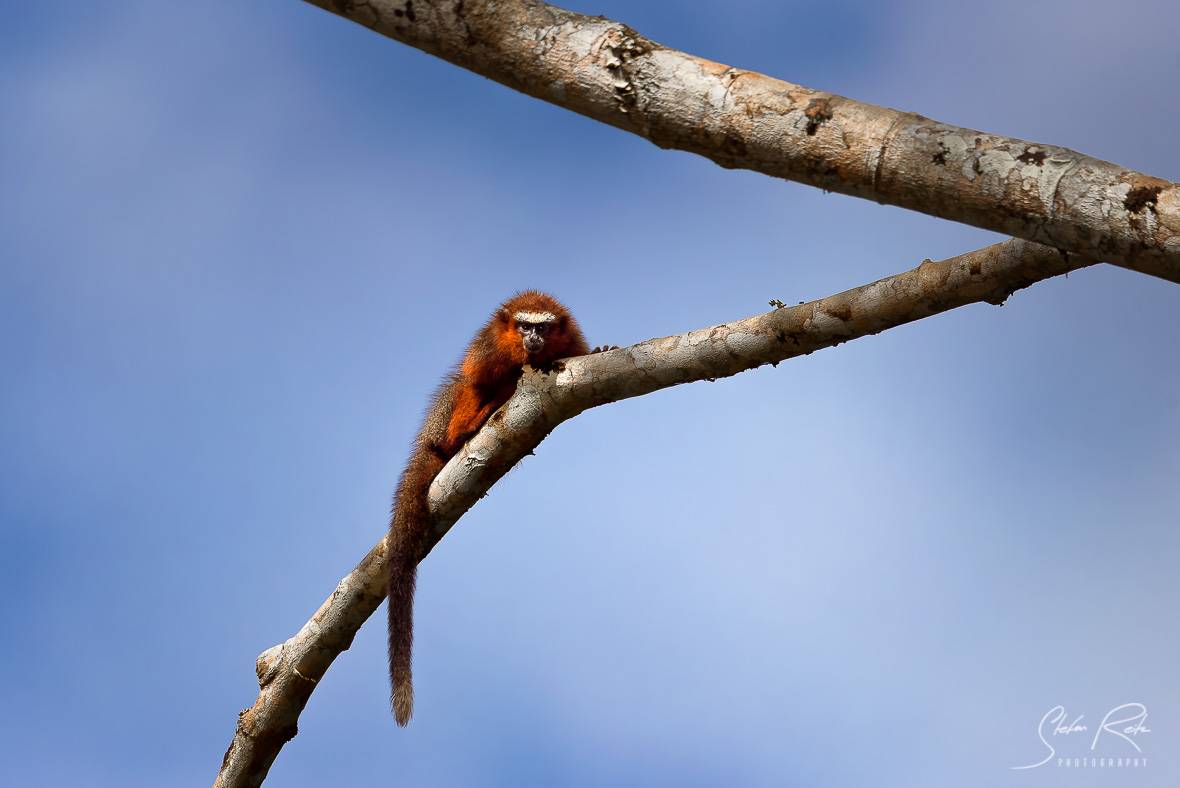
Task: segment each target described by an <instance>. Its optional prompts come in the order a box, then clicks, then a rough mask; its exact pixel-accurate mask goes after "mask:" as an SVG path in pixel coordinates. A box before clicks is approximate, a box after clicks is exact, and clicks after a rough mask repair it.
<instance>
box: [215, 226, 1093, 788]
mask: <svg viewBox="0 0 1180 788" xmlns="http://www.w3.org/2000/svg"><path fill="white" fill-rule="evenodd" d="M1093 262H1094V261H1093V260H1090V259H1087V258H1083V257H1079V256H1077V255H1073V254H1069V253H1064V252H1060V251H1058V250H1056V249H1052V248H1049V247H1046V246H1042V245H1039V244H1034V243H1029V242H1026V241H1020V240H1010V241H1005V242H1004V243H1000V244H996V245H994V246H989V247H987V248H985V249H980V250H977V251H974V252H970V253H968V254H964V255H960V256H958V257H952V258H950V259H948V260H943V261H941V262H937V263H936V262H930V261H929V260H927V261H924V262H923V263H922V264H921V265H919V266H918V267H917V268H914V269H913V270H910V271H906V272H904V273H900V274H897V275H895V276H890V277H887V278H885V279H881V280H879V281H877V282H873V283H872V284H868V285H864V286H863V287H858V288H855V289H853V290H847V291H845V292H843V293H839V294H837V295H833V296H830V297H828V298H824V299H821V300H818V301H810V302H808V303H805V304H800V305H798V306H793V307H781V308H778V309H775V310H773V311H771V312H768V313H766V314H762V315H757V316H755V317H750V318H746V319H744V320H738V321H736V322H733V323H726V324H723V325H719V326H713V327H711V328H706V329H701V330H699V331H691V332H689V333H687V334H681V335H678V336H671V337H665V338H663V339H653V340H649V341H647V342H641V343H639V344H637V345H632V346H631V347H627V348H622V349H619V350H612V351H609V352H605V353H598V354H593V355H589V356H580V357H577V358H572V359H567V360H565V361H564V362H560V363H559V364H558V365H557V366H556V367H555V368H554V369H552V370H547V371H537V370H532V371H526V374H525V375H524V376H523V377H522V379H521V382H520V385H519V387H518V389H517V392H516V394H515V395H513V397H512V399H511V400H509V401H508V403H507V404H505V405H504V407H503V408H501V409H500V410H499V411H497V412H496V413H495V414H493V415H492V417H491V419H489V420H488V423H487V424H485V425H484V427H483V429H481V430H480V432H479V433H478V434H477V435H476V436H475V437H474V438H472V439H471V440H470V441H469V442H468V443H467V445H466V446H464V448H463V449H462V450H461V451H460V453H459V454H458V455H456V456H455V457H454V458H453V459H452V460H451V461H450V462H449V463H448V464H447V466H446V467H445V468H443V470H442V472H441V473H440V474H439V476H438V478H436V479H435V481H434V484H433V485H432V486H431V490H430V508H431V516H432V519H433V524H432V530H431V536H430V539H429V540H428V542H429V544H428V545H427V547H426V548H425V550H424V553H423V557H425V554H426V553H429V551H430V549H432V548H433V546H434V545H435V544H437V542H438V540H439V539H441V538H442V537H443V536H444V535H445V534H446V532H447V531H448V530H449V529H450V527H451V526H452V525H453V524H454V523H455V522H456V521H457V520H458V519H459V518H460V517H461V516H462V515H463V514H464V513H465V512H466V511H467V510H468V509H470V508H471V507H472V506H473V505H474V504H475V502H476V501H478V500H479V499H480V498H481V497H482V496H483V495H485V494H486V493H487V491H488V490H489V489H490V488H491V486H492V485H493V484H495V482H496V481H497V480H499V479H500V477H501V476H503V475H504V474H505V473H507V472H508V470H509V469H510V468H512V467H513V466H514V465H516V463H518V462H519V461H520V460H521V459H523V458H524V457H525V456H526V455H528V454H529V453H530V452H531V451H532V450H533V449H534V448H535V447H536V446H537V445H538V444H539V443H540V442H541V441H542V440H543V439H544V438H545V436H546V435H548V434H549V433H550V432H551V431H552V430H553V429H554V428H555V427H556V426H557V425H558V424H560V423H561V422H562V421H565V420H566V419H569V418H572V417H573V416H576V415H577V414H579V413H581V412H582V411H584V410H586V409H588V408H592V407H595V406H597V405H603V404H605V403H608V402H615V401H618V400H621V399H626V398H628V397H637V396H640V395H642V394H647V393H650V392H652V391H656V390H658V389H662V388H667V387H669V386H675V385H678V384H681V383H689V382H692V381H697V380H714V379H717V378H722V377H728V376H730V375H735V374H737V373H738V372H742V371H744V370H747V369H753V368H755V367H758V366H762V365H763V364H777V363H778V362H780V361H784V360H786V359H789V358H793V357H795V356H801V355H806V354H808V353H811V352H813V351H816V350H819V349H821V348H825V347H832V346H835V345H839V344H841V343H842V342H847V341H849V340H852V339H857V338H859V337H863V336H869V335H871V334H876V333H879V332H881V331H884V330H886V329H888V328H893V327H895V326H899V325H903V324H905V323H910V322H913V321H915V320H920V319H922V318H924V317H929V316H931V315H935V314H938V313H940V312H945V311H947V310H950V309H954V308H956V307H960V306H964V305H966V304H972V303H977V302H987V303H991V304H1002V303H1003V302H1004V301H1005V299H1007V298H1008V296H1010V295H1011V294H1012V293H1014V292H1015V291H1017V290H1020V289H1021V288H1024V287H1028V286H1029V285H1031V284H1033V283H1035V282H1037V281H1040V280H1042V279H1048V278H1050V277H1053V276H1057V275H1059V274H1064V273H1067V272H1069V271H1072V270H1075V269H1077V268H1081V267H1084V266H1087V265H1091V264H1093ZM385 571H386V570H385V540H384V539H382V540H381V541H380V542H378V543H377V545H376V546H374V547H373V549H371V550H370V551H369V553H368V555H366V556H365V557H364V558H363V559H362V560H361V562H360V563H359V564H357V565H356V568H354V569H353V570H352V571H351V572H349V573H348V575H347V576H346V577H345V578H344V579H343V580H341V581H340V583H339V584H338V585H337V586H336V590H335V591H333V592H332V595H331V596H329V597H328V599H326V600H325V601H324V603H323V604H322V605H320V607H319V609H318V610H317V611H316V612H315V614H314V615H313V616H312V617H311V619H310V620H309V621H308V622H307V623H306V624H304V625H303V628H302V629H300V630H299V632H297V633H296V634H295V635H293V636H292V637H291V638H290V639H289V640H287V641H286V642H285V643H281V644H279V645H277V646H273V647H272V648H269V649H267V650H266V651H264V652H263V653H262V654H261V655H260V656H259V657H258V660H257V663H256V671H257V674H258V684H259V692H258V698H257V699H256V700H255V702H254V705H253V706H251V707H250V708H248V709H245V710H244V711H242V712H241V713H240V714H239V715H238V724H237V730H236V731H235V733H234V737H233V741H231V742H230V745H229V749H228V750H227V751H226V753H225V758H224V759H223V761H222V765H221V771H220V773H219V774H218V776H217V780H216V781H215V783H214V786H216V787H217V788H231V787H233V788H239V787H240V786H258V785H261V784H262V781H263V780H264V779H265V777H266V774H267V772H268V771H269V770H270V766H271V764H272V763H273V762H274V759H275V757H276V756H277V755H278V753H279V750H280V749H281V748H282V746H283V745H284V744H285V743H286V742H287V741H289V740H290V739H291V738H292V737H294V736H295V734H296V731H297V722H298V719H299V714H300V713H301V712H302V711H303V708H304V706H306V705H307V701H308V699H309V698H310V697H311V693H312V692H313V691H314V690H315V687H316V684H317V683H318V682H319V680H320V679H321V678H322V677H323V676H324V674H325V673H326V672H327V670H328V668H329V667H330V666H331V664H332V661H333V660H334V659H335V658H336V656H337V655H338V654H340V653H341V652H342V651H344V650H346V649H347V648H348V647H349V646H350V645H351V644H352V640H353V637H354V636H355V635H356V632H357V630H358V629H360V626H361V624H363V623H364V622H365V620H366V619H367V618H368V617H369V616H370V615H371V614H372V613H373V611H374V610H376V609H377V607H378V606H379V605H380V604H381V600H382V599H383V598H384V596H385ZM391 730H392V727H391Z"/></svg>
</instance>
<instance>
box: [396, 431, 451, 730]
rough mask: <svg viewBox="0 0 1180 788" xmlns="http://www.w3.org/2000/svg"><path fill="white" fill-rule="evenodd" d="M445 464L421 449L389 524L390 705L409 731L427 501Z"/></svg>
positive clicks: (406, 474)
mask: <svg viewBox="0 0 1180 788" xmlns="http://www.w3.org/2000/svg"><path fill="white" fill-rule="evenodd" d="M442 466H443V462H442V460H441V459H440V458H439V457H437V456H435V455H434V454H433V453H431V452H430V451H428V450H424V449H419V450H417V451H416V452H415V454H414V455H413V456H412V457H411V458H410V462H409V464H408V465H407V466H406V470H405V472H404V473H403V474H402V478H401V483H400V484H398V488H397V499H396V500H395V501H394V507H393V519H392V520H391V521H390V524H389V526H390V527H389V544H388V552H387V555H388V558H389V587H388V588H389V680H390V684H391V686H392V697H391V698H390V705H391V706H392V707H393V716H394V717H395V718H396V719H397V724H398V725H401V726H405V725H406V723H408V722H409V721H410V717H411V716H412V715H413V714H414V679H413V674H412V672H411V661H412V655H413V651H414V586H415V584H416V583H417V579H418V559H419V558H421V557H422V540H423V537H424V535H425V532H426V526H427V523H428V522H429V518H430V510H429V508H428V499H427V496H428V494H429V492H430V483H431V482H432V481H434V477H435V475H436V474H438V472H439V470H440V469H441V468H442Z"/></svg>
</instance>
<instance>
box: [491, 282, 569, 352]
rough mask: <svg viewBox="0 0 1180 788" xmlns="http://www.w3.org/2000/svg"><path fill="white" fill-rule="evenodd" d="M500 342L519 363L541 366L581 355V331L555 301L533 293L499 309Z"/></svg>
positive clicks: (520, 294) (513, 300)
mask: <svg viewBox="0 0 1180 788" xmlns="http://www.w3.org/2000/svg"><path fill="white" fill-rule="evenodd" d="M499 315H500V320H501V322H502V327H503V331H502V332H501V337H502V339H501V342H503V343H505V344H508V345H511V346H512V347H511V351H512V355H513V356H514V357H515V358H517V359H519V361H520V363H522V364H524V363H527V364H530V365H531V366H544V365H545V364H548V363H549V362H551V361H556V360H557V359H559V358H564V357H565V356H570V355H579V354H581V353H585V352H586V350H585V347H584V345H585V342H584V340H583V339H582V332H581V330H580V329H579V328H578V326H577V324H576V323H575V322H574V319H573V317H572V316H571V315H570V313H569V311H568V310H566V308H565V307H564V306H562V305H561V303H560V302H558V301H557V299H555V298H553V297H552V296H549V295H546V294H545V293H540V292H537V291H536V290H528V291H525V292H523V293H519V294H518V295H515V296H513V297H512V298H510V299H508V301H507V302H505V304H504V306H503V307H502V308H501V309H500V313H499Z"/></svg>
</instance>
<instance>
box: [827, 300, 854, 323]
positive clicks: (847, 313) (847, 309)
mask: <svg viewBox="0 0 1180 788" xmlns="http://www.w3.org/2000/svg"><path fill="white" fill-rule="evenodd" d="M824 312H826V313H827V314H829V315H831V316H832V317H834V318H836V319H837V320H843V321H844V322H845V323H847V322H848V321H849V320H851V319H852V307H851V306H849V305H848V304H840V305H839V306H826V307H824Z"/></svg>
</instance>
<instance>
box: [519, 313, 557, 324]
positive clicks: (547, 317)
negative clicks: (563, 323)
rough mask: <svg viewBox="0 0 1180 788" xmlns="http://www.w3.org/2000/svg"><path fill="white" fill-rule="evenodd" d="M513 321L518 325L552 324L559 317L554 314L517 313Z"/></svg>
mask: <svg viewBox="0 0 1180 788" xmlns="http://www.w3.org/2000/svg"><path fill="white" fill-rule="evenodd" d="M512 319H513V320H515V321H516V322H517V323H552V322H553V321H554V320H556V319H557V315H555V314H553V313H552V312H517V313H516V314H515V315H513V316H512Z"/></svg>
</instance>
